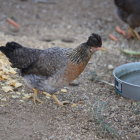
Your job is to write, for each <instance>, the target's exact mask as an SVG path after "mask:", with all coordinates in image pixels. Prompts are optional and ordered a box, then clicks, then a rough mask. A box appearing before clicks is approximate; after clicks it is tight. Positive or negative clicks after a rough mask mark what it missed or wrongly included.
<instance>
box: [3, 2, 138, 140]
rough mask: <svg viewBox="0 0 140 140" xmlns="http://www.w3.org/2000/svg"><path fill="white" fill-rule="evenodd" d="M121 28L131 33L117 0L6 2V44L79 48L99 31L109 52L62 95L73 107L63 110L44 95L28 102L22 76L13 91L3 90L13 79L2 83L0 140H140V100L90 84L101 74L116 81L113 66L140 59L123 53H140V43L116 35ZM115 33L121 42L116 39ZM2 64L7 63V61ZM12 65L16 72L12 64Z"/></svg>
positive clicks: (101, 54)
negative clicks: (117, 10)
mask: <svg viewBox="0 0 140 140" xmlns="http://www.w3.org/2000/svg"><path fill="white" fill-rule="evenodd" d="M7 17H10V18H13V19H14V20H15V21H16V22H17V23H19V24H20V29H19V30H17V29H15V28H14V27H12V26H11V25H10V24H8V23H7V22H6V19H5V18H7ZM116 25H119V26H121V27H122V28H123V29H127V25H126V24H124V23H122V22H121V21H120V20H119V19H118V17H117V16H116V13H115V8H114V4H113V0H105V1H103V0H10V1H9V0H0V45H5V43H6V42H8V41H16V42H19V43H21V44H23V45H25V46H27V47H34V48H41V49H43V48H44V49H45V48H48V47H53V46H60V47H73V48H74V47H76V46H77V45H79V44H80V43H82V42H84V41H85V40H86V39H87V38H88V36H89V35H90V34H91V33H92V32H95V33H98V34H100V35H101V36H102V39H103V46H104V47H105V48H107V49H108V50H107V51H105V52H97V53H96V54H94V55H93V57H92V59H91V60H90V62H89V64H88V66H87V67H86V69H85V71H84V72H83V73H82V74H81V75H80V77H79V78H77V80H76V81H75V82H76V83H78V86H69V87H65V88H66V89H67V92H66V93H60V95H58V97H59V99H60V100H69V101H70V102H71V105H66V106H63V107H61V106H58V105H56V104H54V102H53V101H52V100H51V99H50V98H49V97H47V96H45V95H41V94H40V95H39V97H40V98H41V99H42V100H43V101H44V102H43V103H42V104H36V105H34V103H33V101H32V100H31V99H25V95H26V96H27V95H28V94H29V93H31V91H30V90H29V89H28V88H27V87H26V86H24V83H23V79H22V78H21V77H19V76H18V75H17V74H13V75H12V74H11V75H10V78H11V79H14V80H16V81H18V82H19V83H22V86H20V87H19V88H14V89H13V90H11V91H9V92H4V90H3V86H7V81H8V80H7V79H6V78H5V80H1V81H0V87H1V89H0V140H111V139H123V140H138V139H140V111H139V109H140V105H139V102H136V101H133V100H129V99H126V98H123V97H121V96H120V95H117V94H116V93H115V91H114V87H113V86H111V85H108V84H104V83H102V82H99V81H91V80H90V79H91V77H93V73H96V74H97V75H98V76H100V77H101V79H102V80H105V81H107V82H109V83H113V82H114V78H113V76H112V70H113V68H115V67H116V66H118V65H121V64H124V63H127V62H134V61H139V58H134V57H130V56H126V55H124V54H122V53H121V52H120V51H119V49H120V48H121V49H124V48H125V49H133V50H139V41H137V40H135V39H134V40H127V39H125V38H124V37H122V36H121V35H119V34H118V33H116V32H115V30H114V28H115V26H116ZM110 33H111V34H113V35H115V36H116V37H118V39H119V41H118V42H114V41H112V40H110V39H109V38H108V34H110ZM2 58H3V56H2V57H1V58H0V59H2ZM2 60H3V61H5V62H6V60H5V57H4V58H3V59H2ZM0 62H1V61H0ZM6 67H8V69H9V68H10V66H9V65H8V64H7V65H6Z"/></svg>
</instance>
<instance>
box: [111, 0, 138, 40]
mask: <svg viewBox="0 0 140 140" xmlns="http://www.w3.org/2000/svg"><path fill="white" fill-rule="evenodd" d="M114 3H115V5H116V7H117V13H118V16H119V17H120V18H121V20H122V21H124V22H126V23H127V24H128V25H129V27H130V28H129V33H130V34H131V36H133V37H136V38H137V39H139V40H140V35H139V34H138V33H137V32H136V31H135V30H134V29H135V28H136V27H140V0H114Z"/></svg>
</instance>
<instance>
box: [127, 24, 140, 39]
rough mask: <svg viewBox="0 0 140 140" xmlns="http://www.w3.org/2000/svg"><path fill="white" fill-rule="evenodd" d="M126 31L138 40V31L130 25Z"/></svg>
mask: <svg viewBox="0 0 140 140" xmlns="http://www.w3.org/2000/svg"><path fill="white" fill-rule="evenodd" d="M128 33H129V34H130V36H132V37H134V38H137V39H138V40H140V35H139V33H138V32H136V31H135V30H134V29H132V28H131V27H129V28H128Z"/></svg>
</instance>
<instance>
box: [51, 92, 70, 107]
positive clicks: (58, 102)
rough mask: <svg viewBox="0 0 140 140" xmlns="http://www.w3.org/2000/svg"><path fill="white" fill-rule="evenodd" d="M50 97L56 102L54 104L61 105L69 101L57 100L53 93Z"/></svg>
mask: <svg viewBox="0 0 140 140" xmlns="http://www.w3.org/2000/svg"><path fill="white" fill-rule="evenodd" d="M51 97H52V98H53V100H54V101H55V102H56V104H58V105H61V106H63V105H65V104H69V103H70V102H69V101H62V102H61V101H59V100H58V98H57V97H56V95H54V94H53V95H52V96H51Z"/></svg>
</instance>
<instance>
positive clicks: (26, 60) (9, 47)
mask: <svg viewBox="0 0 140 140" xmlns="http://www.w3.org/2000/svg"><path fill="white" fill-rule="evenodd" d="M101 46H102V40H101V37H100V36H99V35H97V34H94V33H93V34H92V35H91V36H90V37H89V38H88V40H87V41H86V42H85V43H82V44H81V45H79V46H78V47H77V48H74V49H71V48H59V47H54V48H48V49H46V50H40V49H33V48H26V47H23V46H21V45H20V44H18V43H16V42H9V43H7V44H6V46H1V47H0V51H1V52H2V53H4V54H5V55H6V57H7V58H8V59H9V61H10V62H11V64H12V65H11V66H12V67H14V68H18V69H19V70H20V73H21V76H22V77H23V78H24V80H25V83H26V85H27V86H28V87H30V88H32V89H33V91H34V94H33V100H34V102H35V103H36V101H38V102H41V100H40V99H39V98H38V97H37V94H38V92H39V91H44V92H47V93H49V94H50V95H51V97H52V98H53V99H54V100H55V102H56V103H57V104H59V105H63V104H64V103H65V101H64V102H61V101H59V100H58V98H57V97H56V95H55V93H56V92H58V91H59V90H60V88H62V87H64V86H67V85H68V84H69V83H70V82H71V81H73V80H74V79H76V78H77V77H78V76H79V75H80V74H81V72H82V71H83V70H84V68H85V67H86V65H87V63H88V61H89V59H90V58H91V56H92V54H93V53H94V52H96V51H97V50H103V48H102V47H101Z"/></svg>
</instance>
